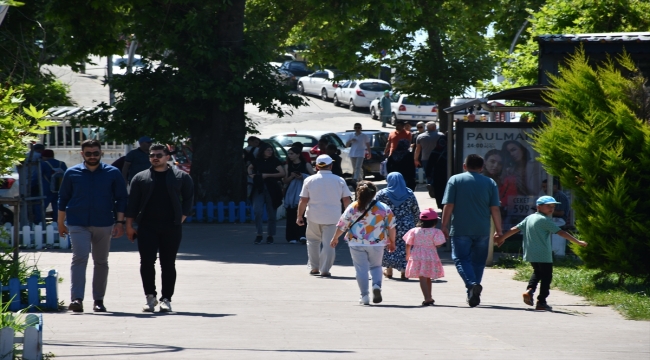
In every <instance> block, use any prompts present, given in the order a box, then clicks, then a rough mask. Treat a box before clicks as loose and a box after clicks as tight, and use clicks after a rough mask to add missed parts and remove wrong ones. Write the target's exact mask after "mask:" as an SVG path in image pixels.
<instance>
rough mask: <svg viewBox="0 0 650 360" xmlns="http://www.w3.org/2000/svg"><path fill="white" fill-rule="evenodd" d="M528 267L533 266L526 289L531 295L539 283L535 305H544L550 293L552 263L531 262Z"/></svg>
mask: <svg viewBox="0 0 650 360" xmlns="http://www.w3.org/2000/svg"><path fill="white" fill-rule="evenodd" d="M530 265H532V266H533V274H532V275H531V276H530V280H529V281H528V289H531V293H534V292H535V290H536V289H537V284H538V283H539V295H538V296H537V303H538V304H540V303H541V304H545V303H546V298H547V297H548V295H549V293H550V291H549V290H550V288H551V281H553V263H539V262H533V263H530Z"/></svg>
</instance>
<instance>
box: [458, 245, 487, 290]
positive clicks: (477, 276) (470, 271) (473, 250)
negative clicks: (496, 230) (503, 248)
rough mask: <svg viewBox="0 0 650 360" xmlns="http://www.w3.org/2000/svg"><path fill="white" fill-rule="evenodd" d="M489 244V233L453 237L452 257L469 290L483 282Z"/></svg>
mask: <svg viewBox="0 0 650 360" xmlns="http://www.w3.org/2000/svg"><path fill="white" fill-rule="evenodd" d="M489 245H490V236H489V235H485V236H452V237H451V258H452V259H453V260H454V263H455V264H456V270H458V275H460V277H461V278H462V279H463V281H464V282H465V287H466V288H467V289H468V290H469V288H470V287H472V286H473V285H476V284H480V283H481V279H482V278H483V270H484V269H485V261H486V260H487V255H488V246H489Z"/></svg>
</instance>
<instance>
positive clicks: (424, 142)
mask: <svg viewBox="0 0 650 360" xmlns="http://www.w3.org/2000/svg"><path fill="white" fill-rule="evenodd" d="M441 136H443V134H442V133H440V132H438V130H437V126H436V123H435V122H434V121H429V122H428V123H427V131H426V132H423V133H422V134H419V135H418V137H417V139H416V140H415V152H414V153H413V159H414V160H415V166H416V167H422V168H423V169H426V168H427V165H428V163H429V156H430V155H431V151H433V149H435V148H436V145H438V140H439V139H440V137H441ZM432 175H433V174H429V175H427V190H428V191H429V197H430V198H434V197H435V191H434V187H433V176H432Z"/></svg>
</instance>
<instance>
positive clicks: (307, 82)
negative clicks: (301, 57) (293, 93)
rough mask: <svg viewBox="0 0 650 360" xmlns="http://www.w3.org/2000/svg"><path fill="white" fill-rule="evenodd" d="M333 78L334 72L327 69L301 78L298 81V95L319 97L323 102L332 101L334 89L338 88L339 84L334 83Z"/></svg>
mask: <svg viewBox="0 0 650 360" xmlns="http://www.w3.org/2000/svg"><path fill="white" fill-rule="evenodd" d="M335 76H336V73H335V72H334V71H332V70H327V69H325V70H319V71H316V72H315V73H313V74H309V75H307V76H303V77H301V78H300V79H298V92H299V93H300V94H311V95H320V97H321V99H323V101H327V100H329V99H332V98H333V97H334V92H335V91H336V88H337V87H338V86H339V82H338V81H334V77H335Z"/></svg>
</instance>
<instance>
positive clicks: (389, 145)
mask: <svg viewBox="0 0 650 360" xmlns="http://www.w3.org/2000/svg"><path fill="white" fill-rule="evenodd" d="M404 124H405V122H402V121H400V122H398V123H397V124H395V130H394V131H393V132H391V133H390V134H388V141H387V142H386V148H385V149H384V155H386V156H390V154H392V153H393V151H395V149H397V144H398V143H399V142H400V140H406V141H407V142H408V143H409V145H410V143H411V133H410V132H408V131H406V130H404Z"/></svg>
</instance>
